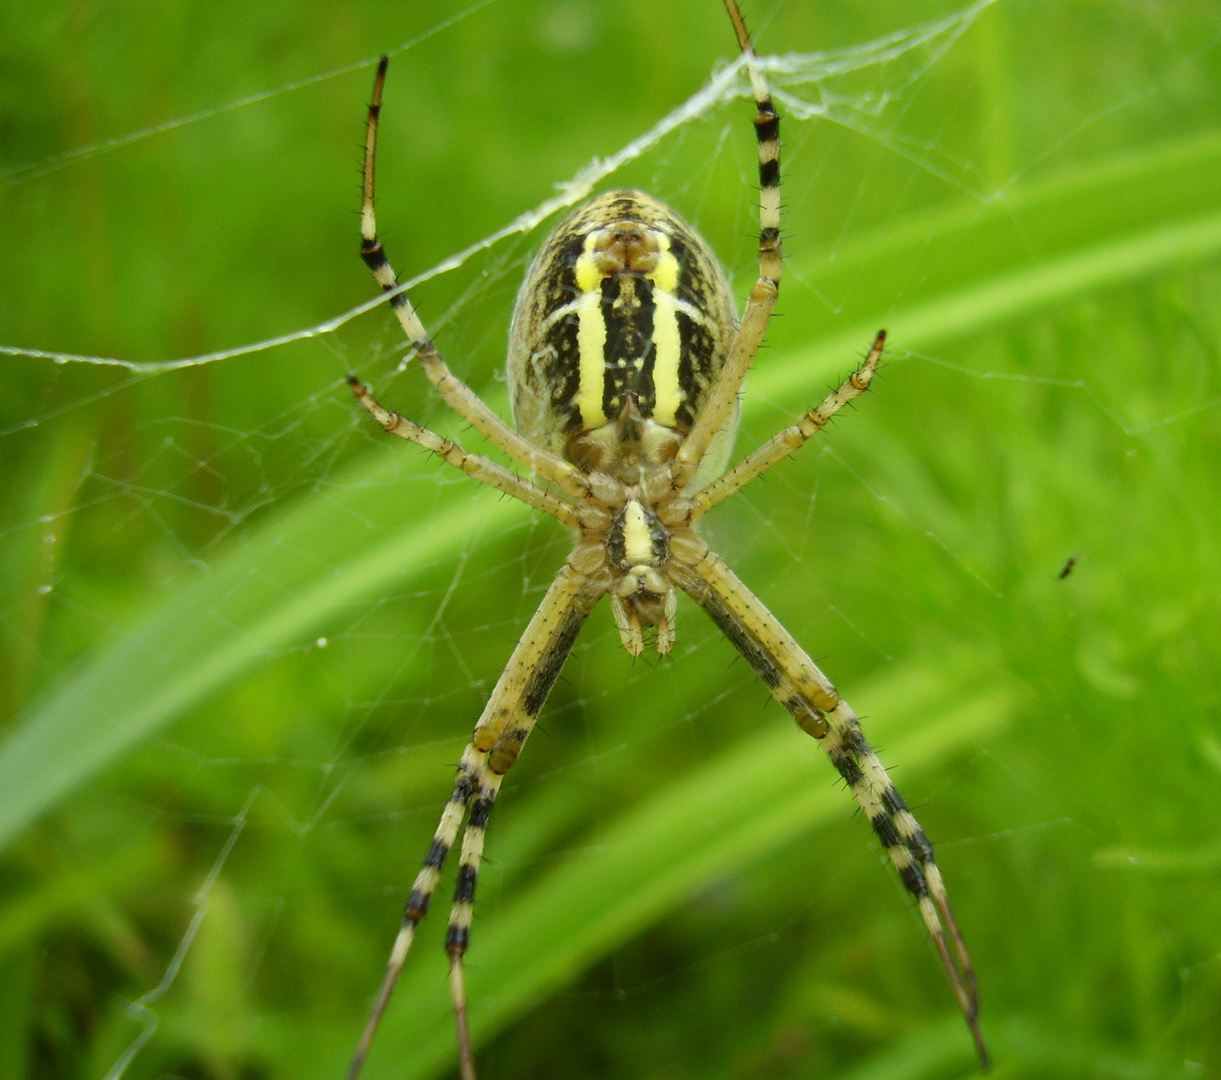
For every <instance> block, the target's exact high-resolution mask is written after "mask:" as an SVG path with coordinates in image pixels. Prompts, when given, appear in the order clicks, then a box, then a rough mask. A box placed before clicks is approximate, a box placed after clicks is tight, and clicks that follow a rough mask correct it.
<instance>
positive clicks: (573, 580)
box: [348, 564, 606, 1080]
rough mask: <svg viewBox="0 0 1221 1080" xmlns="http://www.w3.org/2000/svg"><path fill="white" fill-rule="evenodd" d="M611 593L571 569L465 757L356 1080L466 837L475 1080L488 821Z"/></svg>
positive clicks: (460, 1016)
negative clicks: (477, 963)
mask: <svg viewBox="0 0 1221 1080" xmlns="http://www.w3.org/2000/svg"><path fill="white" fill-rule="evenodd" d="M605 591H606V590H605V586H603V585H599V584H596V583H593V582H591V581H590V580H589V579H588V578H587V577H586V576H585V575H583V574H581V573H580V572H579V571H577V570H574V569H573V568H572V567H571V566H569V565H567V564H566V565H565V566H563V567H562V568H561V570H560V572H559V574H557V575H556V579H555V581H554V582H553V583H552V585H551V588H549V589H548V590H547V594H546V595H545V596H544V597H543V600H542V603H540V604H539V607H538V610H537V611H536V612H535V613H534V617H533V618H532V619H531V620H530V624H529V625H528V626H527V627H526V630H525V633H524V634H523V635H522V637H521V640H520V641H519V642H518V643H517V647H516V648H515V649H514V650H513V655H512V656H511V657H510V658H509V662H508V664H507V665H506V667H505V670H504V673H503V674H502V675H501V676H500V680H499V681H498V682H497V683H496V687H495V689H493V691H492V695H491V697H490V698H489V699H488V703H487V705H486V706H485V707H484V710H483V713H482V715H481V716H480V717H479V721H478V723H476V725H475V730H474V733H473V734H472V735H471V741H470V743H469V744H468V746H467V748H466V751H465V752H464V753H463V755H462V760H461V762H460V763H459V765H458V778H457V781H456V782H455V784H454V792H453V794H452V795H451V796H450V800H449V802H448V803H447V804H446V807H445V810H444V812H443V813H442V815H441V821H440V823H439V824H438V826H437V830H436V832H435V833H434V835H433V841H432V844H431V845H430V846H429V849H428V854H427V855H426V856H425V859H424V865H423V866H422V868H421V869H420V872H419V874H418V875H417V876H416V880H415V884H414V885H413V886H412V889H411V894H410V896H409V897H408V900H407V904H406V906H405V907H404V909H403V924H402V927H401V928H400V929H399V932H398V936H397V937H396V938H395V941H394V946H393V947H392V949H391V951H390V959H389V960H388V961H387V964H386V974H385V976H384V978H383V980H382V985H381V988H380V990H379V991H378V995H377V1000H376V1002H375V1004H374V1006H373V1010H372V1012H371V1013H370V1015H369V1019H368V1021H367V1022H366V1024H365V1029H364V1032H363V1033H362V1034H361V1038H360V1042H359V1043H358V1044H357V1048H356V1053H355V1054H354V1056H353V1058H352V1064H351V1067H350V1068H349V1070H348V1078H349V1080H356V1077H357V1076H359V1074H360V1070H361V1068H362V1066H363V1065H364V1061H365V1057H366V1056H367V1055H368V1052H369V1047H370V1046H371V1045H372V1043H373V1037H374V1035H375V1034H376V1033H377V1028H378V1025H379V1024H380V1023H381V1019H382V1015H383V1014H384V1013H385V1011H386V1006H387V1004H388V1003H389V1001H390V995H391V993H392V991H393V990H394V985H395V983H396V982H397V981H398V977H399V973H400V972H401V971H402V969H403V964H404V963H405V962H406V959H407V953H408V950H409V949H410V948H411V943H412V940H413V939H414V937H415V929H416V927H417V926H418V925H419V923H420V920H421V919H423V918H424V915H425V913H426V912H427V911H428V905H429V901H430V900H431V899H432V895H433V893H434V892H435V891H436V887H437V882H438V880H439V879H440V876H441V870H442V867H443V866H444V865H445V860H446V858H447V856H448V855H449V852H450V851H451V850H452V849H453V846H454V844H455V843H456V842H457V839H458V834H459V832H461V833H462V851H461V855H460V856H459V866H458V880H457V885H456V886H455V891H454V903H453V907H452V908H451V910H450V917H449V929H448V931H447V933H446V939H445V950H446V952H447V953H448V954H449V958H450V993H451V996H452V998H453V1003H454V1017H455V1022H456V1024H457V1030H458V1051H459V1061H460V1063H461V1075H462V1080H474V1077H475V1067H474V1056H473V1053H472V1049H471V1040H470V1031H469V1027H468V1024H467V1011H466V988H465V980H464V977H463V967H462V959H463V956H464V954H465V953H466V949H467V945H468V944H469V942H470V927H471V913H472V909H473V904H474V899H475V885H476V882H477V879H478V876H479V863H480V860H481V858H482V855H483V841H484V835H485V831H486V829H487V822H488V817H489V816H490V814H491V810H492V804H493V802H494V801H495V799H496V794H497V792H498V791H499V790H500V785H501V782H502V780H503V779H504V774H505V773H506V772H508V771H509V769H510V768H511V767H512V766H513V763H514V762H515V761H516V760H517V757H518V755H519V754H520V752H521V748H522V746H523V744H524V743H525V741H526V738H527V737H528V736H529V734H530V732H531V731H532V730H533V728H534V724H535V721H536V720H537V718H538V714H539V712H540V711H541V710H542V708H543V704H544V702H546V700H547V695H548V694H549V693H550V691H551V687H552V686H553V685H554V683H555V680H556V678H557V677H558V676H559V673H560V669H561V668H562V667H563V666H564V661H565V660H566V659H567V657H568V654H569V653H570V652H571V651H572V646H573V643H574V642H575V641H576V637H577V633H578V632H579V631H580V629H581V626H582V625H583V624H584V622H585V619H586V617H587V616H588V615H589V613H590V611H591V610H593V607H594V605H595V604H596V603H597V602H598V600H599V599H600V598H601V596H602V594H603V592H605ZM464 818H465V819H466V826H465V829H463V819H464Z"/></svg>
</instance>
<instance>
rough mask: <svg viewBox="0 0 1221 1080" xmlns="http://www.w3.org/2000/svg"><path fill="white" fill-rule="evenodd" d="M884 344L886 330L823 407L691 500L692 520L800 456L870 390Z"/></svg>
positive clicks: (827, 398)
mask: <svg viewBox="0 0 1221 1080" xmlns="http://www.w3.org/2000/svg"><path fill="white" fill-rule="evenodd" d="M885 344H886V331H885V330H879V331H878V333H877V336H876V337H875V338H874V339H873V345H872V346H871V347H870V349H869V355H868V356H866V357H865V362H864V363H863V364H862V365H861V366H860V367H859V368H857V370H856V371H854V372H853V373H852V374H851V375H849V376H848V378H846V379H845V380H844V381H843V382H842V383H840V385H839V387H838V388H836V389H835V390H833V391H832V392H831V393H830V394H828V395H827V396H826V398H824V399H823V402H822V404H821V405H819V406H818V407H817V408H816V409H811V410H810V411H809V412H808V413H806V414H805V416H803V417H802V418H801V419H800V420H799V421H798V422H797V423H796V424H793V425H792V426H791V427H787V428H785V429H784V430H783V431H781V432H778V433H777V434H776V435H774V436H772V438H771V439H769V440H768V441H767V442H765V443H764V444H763V445H762V446H760V447H759V449H758V450H756V451H754V453H752V454H751V455H750V456H749V457H747V458H744V459H743V460H742V461H740V462H738V464H737V465H735V466H734V467H733V468H732V469H730V470H729V471H728V472H726V473H723V474H722V475H720V476H718V477H717V478H716V479H715V480H713V481H712V482H711V483H710V484H708V486H707V487H705V488H703V489H702V490H700V491H698V492H697V493H696V494H695V496H694V498H693V499H692V501H693V502H694V503H695V506H694V509H693V511H692V515H691V516H692V520H694V519H695V518H697V517H699V516H700V515H701V514H705V513H707V512H708V511H709V510H711V509H712V508H713V507H714V506H716V504H717V503H719V502H721V500H723V499H726V498H728V497H729V496H730V495H732V494H733V493H734V492H735V491H740V490H741V489H742V488H744V487H745V486H746V485H747V484H749V483H750V482H751V481H752V480H753V479H754V478H755V477H756V476H759V475H760V474H762V473H765V472H767V470H768V469H770V468H771V467H772V466H773V465H775V464H776V463H777V462H780V461H783V460H784V459H785V458H787V457H789V456H790V455H792V454H795V453H797V451H798V450H800V449H801V448H802V447H803V446H805V444H806V443H807V442H808V441H809V440H810V439H812V438H813V437H814V436H815V435H817V434H818V433H819V432H820V431H822V429H823V428H824V427H826V426H827V424H828V422H830V420H831V417H833V416H834V415H835V414H836V413H837V412H839V411H840V409H842V408H843V407H844V406H845V405H847V404H848V403H849V402H850V401H852V400H853V398H857V397H860V395H861V394H863V393H864V392H865V391H866V390H868V389H869V385H870V383H872V382H873V376H874V375H875V374H876V373H877V370H878V361H880V360H881V359H882V348H883V347H884V346H885Z"/></svg>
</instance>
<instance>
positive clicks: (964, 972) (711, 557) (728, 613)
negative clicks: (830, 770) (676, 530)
mask: <svg viewBox="0 0 1221 1080" xmlns="http://www.w3.org/2000/svg"><path fill="white" fill-rule="evenodd" d="M672 572H673V575H674V579H675V581H676V582H677V584H678V585H679V586H680V587H681V588H682V589H683V590H684V591H685V592H686V593H687V594H688V595H689V596H691V598H692V599H693V600H695V601H696V603H698V604H699V605H700V606H701V607H702V608H703V609H704V610H705V611H706V612H707V613H708V614H709V616H711V618H712V621H713V622H714V623H716V625H717V626H718V627H719V628H720V630H721V632H722V633H723V634H724V635H725V637H727V638H728V639H729V641H730V643H731V644H732V645H733V646H734V648H736V649H737V650H738V652H739V653H741V654H742V656H743V657H744V658H745V659H746V661H747V662H748V663H749V664H750V666H751V667H752V668H754V670H755V672H756V674H758V676H759V678H760V679H762V680H763V683H764V685H765V686H766V687H767V688H768V690H769V691H770V692H771V694H772V696H773V697H775V698H776V700H777V701H779V702H780V703H781V704H782V705H783V706H784V707H785V708H786V709H787V710H788V711H789V712H790V713H791V714H792V716H793V719H794V720H796V721H797V724H798V726H799V727H800V728H801V729H802V730H803V731H805V732H807V733H808V734H810V735H812V736H813V737H814V738H816V739H817V740H818V741H819V742H820V743H821V744H822V747H823V749H824V750H826V752H827V756H828V757H829V758H830V759H831V763H832V764H833V765H834V766H835V767H836V769H837V770H838V771H839V774H840V776H841V777H843V779H844V782H845V783H846V784H847V785H848V787H849V788H850V789H851V790H852V794H853V795H854V796H855V797H856V801H857V803H858V804H859V805H860V807H861V809H862V811H864V813H865V816H866V817H867V818H868V819H869V823H870V825H871V826H872V827H873V830H874V832H875V833H876V834H877V836H878V839H879V840H881V842H882V846H883V847H884V848H885V849H886V854H887V856H888V857H889V859H890V862H891V864H892V865H893V866H894V868H895V870H896V871H897V872H898V874H899V877H900V878H901V879H902V881H903V884H904V886H905V887H906V888H907V890H908V892H910V893H911V894H912V896H913V897H914V898H915V900H916V906H917V907H918V909H919V911H920V917H921V919H922V920H923V921H924V925H925V926H926V927H927V929H928V932H929V935H930V936H931V937H932V939H933V944H934V945H935V947H936V949H937V954H938V956H939V957H940V959H941V964H942V967H944V968H945V972H946V975H947V976H948V977H949V980H950V984H951V986H952V987H953V988H954V995H955V997H957V999H958V1004H959V1007H960V1008H961V1010H962V1014H963V1017H964V1018H965V1019H966V1022H967V1027H968V1028H969V1029H970V1031H971V1037H972V1038H973V1039H974V1041H975V1049H976V1052H977V1054H978V1055H979V1060H980V1064H981V1065H982V1066H983V1067H984V1068H987V1065H988V1052H987V1049H986V1048H985V1046H984V1041H983V1036H982V1034H981V1033H980V1030H979V1023H978V1014H979V995H978V991H977V988H976V984H975V970H974V967H973V966H972V964H971V957H970V954H969V953H968V952H967V947H966V944H965V943H964V942H963V940H962V936H961V934H960V933H959V932H958V926H957V924H956V923H955V921H954V914H953V912H952V910H951V909H950V902H949V898H948V896H947V895H946V891H945V883H944V882H943V881H942V878H941V871H940V869H938V867H937V864H936V862H935V861H934V859H933V847H932V845H931V844H930V843H929V841H928V838H927V837H926V836H925V835H924V830H923V829H921V828H920V826H919V824H918V823H917V822H916V819H915V817H914V816H913V815H912V812H911V810H909V809H908V806H907V804H906V803H905V802H904V801H903V799H902V797H901V796H900V795H899V793H898V791H896V790H895V787H894V785H893V784H892V783H891V782H890V778H889V777H888V776H887V775H886V769H885V768H884V767H883V765H882V763H881V762H880V761H879V760H878V757H877V755H876V754H875V753H874V752H873V749H872V748H871V747H870V745H869V743H868V742H867V741H866V739H865V736H864V733H863V732H862V730H861V723H860V720H859V718H858V717H857V715H856V713H855V712H853V711H852V709H851V707H850V706H849V705H848V703H847V702H845V701H844V700H843V698H841V697H840V696H839V693H838V692H837V691H836V689H835V687H834V686H833V685H832V684H831V682H830V680H829V679H828V678H827V677H826V676H825V675H824V674H823V673H822V671H820V670H819V668H818V665H816V664H815V663H814V661H813V660H811V659H810V658H809V657H808V656H807V655H806V653H805V652H804V651H803V650H802V648H801V646H800V645H798V644H797V642H796V640H795V639H794V638H793V637H792V636H791V635H790V634H789V632H788V631H787V630H785V629H784V627H783V626H781V625H780V622H779V620H777V619H776V617H775V616H774V615H772V613H771V612H770V611H768V610H767V608H766V607H765V606H764V605H763V604H762V603H761V602H760V601H759V599H758V597H756V596H755V595H754V594H753V593H752V592H751V591H750V590H749V589H748V588H747V587H746V586H745V585H744V584H743V583H742V581H741V580H740V579H739V578H738V577H737V575H736V574H734V573H733V571H732V570H730V569H729V567H728V566H726V565H725V563H724V561H723V560H722V559H721V558H720V557H719V556H718V555H716V554H715V553H713V552H712V551H705V553H704V555H703V557H702V558H698V559H696V560H693V561H691V562H687V563H684V564H675V565H674V566H673V570H672ZM947 937H948V939H949V941H950V942H951V943H952V950H953V951H952V952H951V947H950V945H947V943H946V939H947Z"/></svg>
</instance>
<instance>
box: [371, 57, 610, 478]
mask: <svg viewBox="0 0 1221 1080" xmlns="http://www.w3.org/2000/svg"><path fill="white" fill-rule="evenodd" d="M388 64H389V60H388V58H387V57H384V56H383V57H382V59H381V62H380V63H379V64H378V65H377V76H376V78H375V80H374V83H373V99H372V101H371V102H370V103H369V119H368V123H367V125H366V128H365V166H364V183H363V187H362V196H363V197H362V201H361V212H360V240H361V243H360V257H361V258H362V259H364V261H365V265H366V266H367V267H368V268H369V270H370V271H371V272H372V274H373V276H374V278H376V279H377V283H378V284H379V285H380V286H381V287H382V291H383V292H386V293H390V294H391V296H390V306H391V308H392V309H393V310H394V314H395V315H396V316H397V318H398V320H399V324H400V325H401V326H402V327H403V332H404V333H405V334H406V335H407V338H408V340H409V341H410V342H411V344H412V345H413V346H414V348H415V353H416V357H417V358H418V359H419V361H420V366H421V367H423V368H424V373H425V374H426V375H427V376H428V378H429V380H430V381H431V382H432V384H433V385H434V386H435V387H436V388H437V392H438V393H439V394H440V395H441V397H442V399H443V400H444V401H445V403H446V404H447V405H448V406H449V407H450V408H451V409H453V410H454V412H456V413H457V414H458V415H459V416H461V417H462V419H464V420H465V421H466V422H467V423H469V424H470V425H471V426H472V427H473V428H474V429H475V430H476V431H478V432H479V433H480V434H481V435H483V436H485V437H486V438H488V439H490V440H491V441H492V442H493V443H495V444H496V446H498V447H499V448H500V449H501V450H503V451H504V452H505V453H506V454H508V455H509V457H511V458H512V459H513V460H514V461H516V462H517V463H518V464H520V465H524V466H525V467H526V468H528V469H529V470H530V471H531V472H534V473H537V474H538V475H539V476H542V477H543V478H545V479H547V480H550V481H551V482H552V483H554V484H558V485H559V486H560V487H561V488H563V490H565V491H567V492H568V493H569V494H570V495H581V494H584V492H585V490H586V488H587V487H588V485H587V483H586V481H585V477H584V475H583V474H582V473H581V470H580V469H578V468H577V467H576V466H575V465H573V464H572V463H571V462H568V461H565V460H563V459H562V458H559V457H556V456H555V455H554V454H551V453H549V452H548V451H546V450H544V449H542V448H541V447H539V446H535V445H534V444H533V443H531V442H529V441H528V440H527V439H525V438H523V437H522V436H521V435H519V434H518V433H517V432H516V431H514V430H513V428H512V427H510V426H509V425H508V424H506V423H505V422H504V420H502V419H501V418H500V417H499V416H497V415H496V414H495V413H494V412H492V410H491V409H489V408H488V406H487V405H485V404H484V403H483V401H482V399H481V398H480V397H479V395H478V394H476V393H475V392H474V391H473V390H472V389H471V388H470V387H469V386H467V385H466V383H464V382H463V381H462V380H461V379H459V378H458V377H457V376H455V375H454V374H453V372H451V371H450V370H449V366H448V365H447V364H446V363H445V361H444V360H443V359H442V358H441V354H440V352H438V350H437V347H436V345H434V344H433V342H432V339H431V338H430V337H429V336H428V331H427V330H425V328H424V324H423V322H422V321H421V320H420V317H419V315H418V314H417V313H416V310H415V308H414V307H413V306H412V303H411V301H410V300H408V299H407V294H406V293H404V292H400V291H398V289H399V283H398V278H397V277H396V276H395V273H394V268H393V267H392V266H391V265H390V260H389V259H388V258H387V257H386V252H385V249H384V248H383V247H382V244H381V241H380V240H379V239H378V238H377V214H376V211H375V209H374V180H375V175H376V165H377V125H378V119H379V117H380V114H381V107H382V88H383V86H384V85H385V82H386V68H387V66H388Z"/></svg>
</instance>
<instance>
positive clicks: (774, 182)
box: [674, 0, 783, 487]
mask: <svg viewBox="0 0 1221 1080" xmlns="http://www.w3.org/2000/svg"><path fill="white" fill-rule="evenodd" d="M725 10H726V11H728V12H729V18H730V20H731V21H732V22H733V27H734V33H735V34H736V35H737V38H738V47H739V48H740V49H741V50H742V56H743V58H744V60H745V61H746V69H747V71H748V72H749V73H750V85H751V91H752V93H753V94H754V98H755V140H756V142H757V143H758V147H759V277H758V279H757V280H756V282H755V285H754V288H753V289H751V292H750V298H749V299H748V300H747V302H746V310H745V311H744V312H743V313H742V321H741V323H740V324H739V326H738V332H737V333H736V334H735V335H734V339H733V344H732V345H731V346H730V348H729V355H728V356H727V357H726V359H725V365H724V367H722V368H721V372H720V374H719V375H718V376H717V380H716V383H715V384H714V385H713V387H712V390H711V392H710V393H709V395H708V400H707V401H705V402H704V405H703V408H702V409H701V411H700V414H699V416H698V418H697V419H696V421H695V424H694V426H693V427H692V428H691V432H690V433H689V434H688V435H687V437H686V439H684V440H683V445H682V446H681V447H680V448H679V451H678V454H677V455H676V456H675V459H674V482H675V484H676V486H678V487H685V486H686V485H687V484H688V483H690V481H691V480H692V478H693V477H694V476H695V473H696V470H697V469H698V468H699V464H700V461H701V460H702V459H703V457H704V454H705V453H706V452H707V450H708V447H709V445H710V444H711V443H712V440H713V437H714V436H715V435H716V434H717V432H719V431H720V430H721V429H722V428H723V427H724V426H725V424H726V423H727V422H728V421H729V419H730V416H731V414H732V413H733V409H734V406H735V404H736V403H737V400H738V394H739V392H740V391H741V389H742V382H743V380H744V379H745V378H746V372H747V371H748V370H749V369H750V365H751V362H752V361H753V360H754V358H755V353H756V352H757V351H758V349H759V346H760V344H762V342H763V336H764V334H765V333H766V332H767V324H768V322H769V321H770V320H771V317H772V310H773V309H774V308H775V306H776V297H777V295H778V293H779V289H780V275H781V272H782V269H783V251H782V245H781V242H780V117H779V115H778V114H777V112H776V109H775V106H773V104H772V97H771V92H770V91H769V90H768V87H767V80H766V79H765V78H764V77H763V72H762V71H760V70H759V68H758V67H757V66H756V65H755V64H754V62H753V61H754V59H755V49H754V46H753V45H752V44H751V41H750V34H749V33H747V30H746V24H745V22H744V21H743V19H742V13H741V11H739V10H738V5H737V2H736V0H725Z"/></svg>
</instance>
